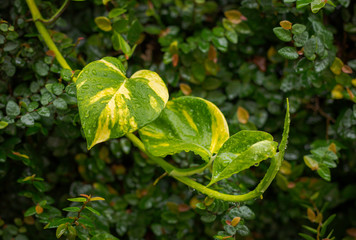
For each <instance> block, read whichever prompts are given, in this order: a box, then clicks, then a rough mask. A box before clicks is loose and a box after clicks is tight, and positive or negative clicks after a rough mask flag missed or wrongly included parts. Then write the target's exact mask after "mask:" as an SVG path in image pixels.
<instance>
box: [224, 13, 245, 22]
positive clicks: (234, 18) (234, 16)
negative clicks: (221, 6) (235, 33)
mask: <svg viewBox="0 0 356 240" xmlns="http://www.w3.org/2000/svg"><path fill="white" fill-rule="evenodd" d="M224 15H225V17H226V18H227V19H229V21H230V22H232V23H233V24H239V23H240V22H241V21H242V20H241V17H242V14H241V12H240V11H238V10H228V11H226V12H224Z"/></svg>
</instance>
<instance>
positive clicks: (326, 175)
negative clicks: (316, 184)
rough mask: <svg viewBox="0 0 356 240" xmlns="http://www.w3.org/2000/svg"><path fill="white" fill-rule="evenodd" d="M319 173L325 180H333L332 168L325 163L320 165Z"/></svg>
mask: <svg viewBox="0 0 356 240" xmlns="http://www.w3.org/2000/svg"><path fill="white" fill-rule="evenodd" d="M317 172H318V174H319V176H320V177H322V178H323V179H324V180H325V181H328V182H330V180H331V174H330V169H329V168H328V167H327V166H325V165H323V164H322V165H320V166H319V168H318V170H317Z"/></svg>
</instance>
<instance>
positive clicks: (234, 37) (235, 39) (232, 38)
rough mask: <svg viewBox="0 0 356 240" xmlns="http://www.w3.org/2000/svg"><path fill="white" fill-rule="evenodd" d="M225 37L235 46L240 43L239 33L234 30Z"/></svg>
mask: <svg viewBox="0 0 356 240" xmlns="http://www.w3.org/2000/svg"><path fill="white" fill-rule="evenodd" d="M225 36H226V38H227V39H228V40H229V41H230V42H232V43H233V44H236V43H237V42H238V40H239V39H238V35H237V33H236V32H235V31H234V30H232V31H226V33H225Z"/></svg>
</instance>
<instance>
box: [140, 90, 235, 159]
mask: <svg viewBox="0 0 356 240" xmlns="http://www.w3.org/2000/svg"><path fill="white" fill-rule="evenodd" d="M139 133H140V137H141V139H142V141H143V143H144V144H145V146H146V148H147V149H148V151H149V152H150V153H151V154H153V155H155V156H162V157H163V156H166V155H171V154H175V153H179V152H182V151H187V152H188V151H193V152H194V153H195V154H198V155H200V156H201V157H202V158H203V159H204V160H205V161H209V159H210V157H211V156H212V154H214V153H216V152H217V151H218V150H219V149H220V147H221V146H222V145H223V144H224V142H225V141H226V140H227V139H228V138H229V129H228V126H227V122H226V120H225V117H224V115H223V114H222V113H221V112H220V110H219V109H218V108H217V107H216V106H215V105H214V104H213V103H211V102H209V101H207V100H204V99H202V98H198V97H188V96H187V97H179V98H177V99H174V100H172V101H169V102H168V103H167V106H166V108H165V109H164V110H163V111H162V113H161V115H160V116H159V118H157V119H156V120H155V121H154V122H152V123H150V124H148V125H147V126H145V127H144V128H141V129H140V130H139Z"/></svg>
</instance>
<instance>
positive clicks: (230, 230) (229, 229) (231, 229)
mask: <svg viewBox="0 0 356 240" xmlns="http://www.w3.org/2000/svg"><path fill="white" fill-rule="evenodd" d="M224 230H225V231H226V232H227V234H229V235H235V233H236V229H235V228H234V227H233V226H231V225H225V226H224Z"/></svg>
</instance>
